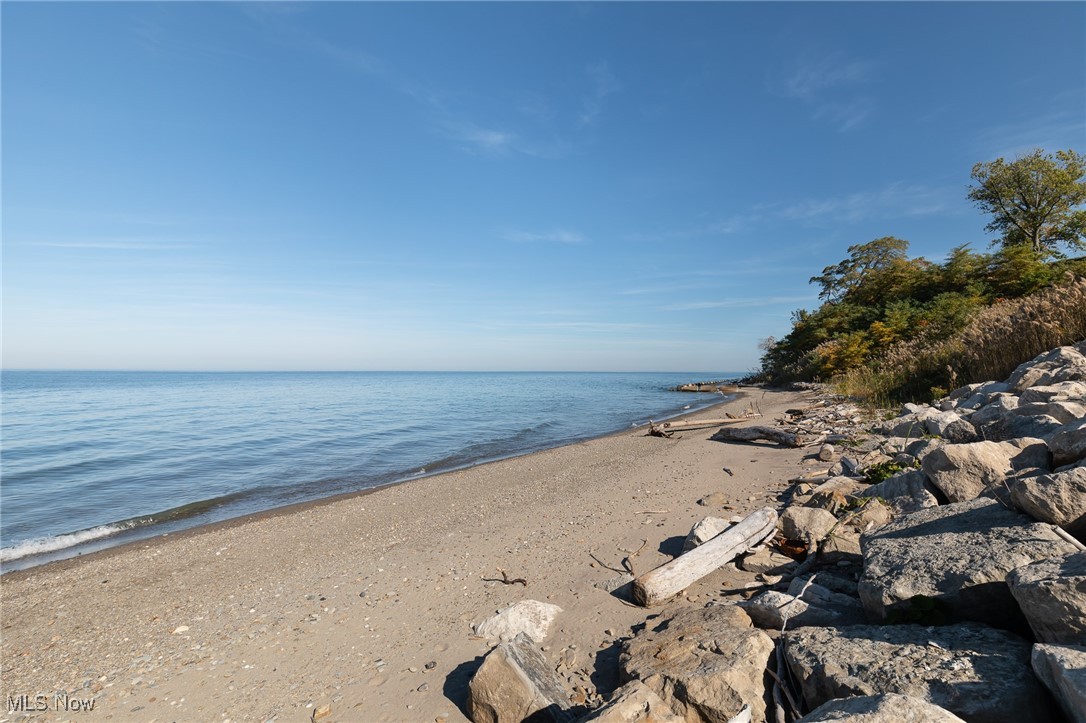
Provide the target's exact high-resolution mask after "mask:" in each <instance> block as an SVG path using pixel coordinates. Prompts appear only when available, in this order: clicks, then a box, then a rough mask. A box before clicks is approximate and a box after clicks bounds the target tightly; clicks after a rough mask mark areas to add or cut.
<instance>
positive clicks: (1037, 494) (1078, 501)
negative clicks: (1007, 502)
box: [1010, 467, 1086, 540]
mask: <svg viewBox="0 0 1086 723" xmlns="http://www.w3.org/2000/svg"><path fill="white" fill-rule="evenodd" d="M1010 486H1011V501H1012V502H1014V505H1015V507H1017V508H1018V509H1020V510H1021V511H1022V512H1025V513H1026V514H1027V515H1030V516H1031V517H1033V518H1034V519H1037V520H1040V521H1041V522H1049V523H1051V524H1053V525H1059V526H1060V527H1062V528H1063V529H1065V530H1067V531H1068V532H1070V533H1071V534H1072V535H1074V536H1075V537H1077V538H1079V539H1080V540H1086V467H1074V468H1072V469H1069V470H1066V471H1064V472H1050V473H1048V474H1040V475H1033V476H1024V477H1017V478H1015V479H1012V480H1011V481H1010Z"/></svg>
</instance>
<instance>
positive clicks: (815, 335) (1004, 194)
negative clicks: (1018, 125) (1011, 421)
mask: <svg viewBox="0 0 1086 723" xmlns="http://www.w3.org/2000/svg"><path fill="white" fill-rule="evenodd" d="M971 178H972V180H973V184H972V185H971V186H970V188H969V193H968V197H969V199H970V200H972V201H973V202H974V204H975V205H976V206H977V208H979V209H980V210H982V211H984V212H985V213H987V214H989V215H990V216H991V221H990V223H989V224H988V225H987V227H986V230H987V231H991V232H995V233H996V234H998V236H997V238H996V239H995V240H994V241H992V244H991V248H992V249H994V250H992V251H991V252H989V253H983V252H976V251H973V250H972V249H971V248H970V245H969V244H963V245H961V246H957V247H955V248H954V249H952V250H951V251H950V253H949V254H948V255H947V257H946V260H945V261H943V262H942V263H934V262H931V261H928V260H926V259H924V258H922V257H917V258H910V257H909V255H908V249H909V242H908V241H905V240H904V239H899V238H895V237H893V236H885V237H882V238H878V239H874V240H873V241H869V242H867V243H863V244H857V245H854V246H850V247H849V248H848V258H846V259H844V260H842V261H841V262H840V263H837V264H834V265H831V266H827V267H826V268H824V269H823V270H822V273H821V274H819V275H818V276H814V277H812V278H811V280H810V281H811V283H812V284H817V285H818V286H819V287H820V292H819V298H820V299H821V300H822V305H821V306H819V307H818V308H817V309H815V310H814V311H807V310H804V309H800V310H798V311H796V312H794V313H793V315H792V329H791V331H790V332H789V333H788V335H787V336H785V337H784V338H783V339H779V340H778V339H773V338H772V337H771V338H769V339H766V340H765V341H763V342H762V345H761V350H762V352H763V355H762V360H761V371H760V376H761V377H762V378H763V379H765V380H766V381H769V382H771V383H784V382H789V381H811V380H829V379H832V378H833V377H835V376H837V375H840V374H843V373H846V372H849V371H850V370H853V369H856V368H857V367H860V366H862V365H865V364H868V363H870V362H871V361H872V360H874V359H877V358H878V357H879V356H880V355H882V354H884V353H885V352H887V351H888V350H889V349H891V348H893V347H894V346H895V345H899V344H901V343H904V342H915V341H916V340H918V339H923V340H930V341H931V342H932V343H936V342H939V341H941V340H944V339H947V338H949V337H950V336H952V335H954V334H955V333H957V332H959V331H960V330H962V329H963V328H964V327H965V326H966V324H967V323H968V322H969V320H970V319H971V318H973V317H974V316H975V315H976V313H977V312H978V311H980V310H981V309H984V308H986V307H988V306H990V305H992V304H995V303H998V302H1000V301H1002V300H1007V299H1017V298H1020V297H1024V296H1028V295H1030V294H1033V293H1035V292H1037V291H1038V290H1040V289H1043V288H1044V287H1047V286H1051V285H1053V284H1057V283H1061V282H1062V281H1064V280H1067V279H1070V278H1075V277H1086V256H1082V257H1078V258H1074V257H1069V254H1072V253H1076V252H1081V251H1082V250H1084V249H1086V210H1084V209H1083V208H1082V206H1083V205H1084V204H1086V156H1083V155H1080V154H1078V153H1076V152H1075V151H1073V150H1066V151H1057V152H1056V153H1055V154H1048V153H1045V152H1044V151H1042V150H1040V149H1038V150H1034V151H1033V152H1031V153H1029V154H1027V155H1023V156H1020V157H1018V158H1016V159H1015V160H1013V161H1005V160H1004V159H1003V158H998V159H996V160H994V161H991V162H987V163H978V164H976V165H975V166H974V167H973V169H972V174H971Z"/></svg>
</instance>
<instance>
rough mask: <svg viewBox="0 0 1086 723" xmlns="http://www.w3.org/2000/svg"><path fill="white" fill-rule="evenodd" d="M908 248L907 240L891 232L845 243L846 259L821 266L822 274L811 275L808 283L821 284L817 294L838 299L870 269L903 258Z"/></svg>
mask: <svg viewBox="0 0 1086 723" xmlns="http://www.w3.org/2000/svg"><path fill="white" fill-rule="evenodd" d="M908 250H909V242H908V241H905V240H903V239H899V238H894V237H893V236H883V237H882V238H877V239H875V240H874V241H868V242H867V243H865V244H856V245H855V246H849V247H848V254H849V256H848V258H847V259H845V260H844V261H842V262H841V263H839V264H834V265H833V266H827V267H826V268H824V269H822V275H821V276H812V277H811V283H812V284H818V285H819V286H821V287H822V291H820V292H819V294H818V298H820V299H827V300H828V301H838V300H840V299H841V298H843V297H844V296H846V295H847V294H848V293H849V292H851V291H853V290H855V289H856V288H858V287H859V286H860V284H862V283H864V281H866V280H867V279H868V278H869V276H870V274H871V273H872V272H874V271H879V270H882V269H886V268H888V267H890V266H891V264H893V262H894V261H900V260H903V259H904V258H905V252H906V251H908Z"/></svg>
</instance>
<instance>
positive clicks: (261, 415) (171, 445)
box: [0, 371, 739, 570]
mask: <svg viewBox="0 0 1086 723" xmlns="http://www.w3.org/2000/svg"><path fill="white" fill-rule="evenodd" d="M736 376H739V374H738V373H735V372H731V373H729V372H709V373H706V372H699V373H661V374H656V373H639V374H626V373H613V374H599V373H565V374H563V373H437V372H418V373H400V372H388V373H382V372H358V373H221V374H220V373H155V372H135V373H129V372H32V371H7V372H4V373H3V374H2V376H0V388H2V397H3V399H2V402H3V406H2V410H3V411H2V423H3V429H2V432H3V436H2V446H0V562H2V563H3V569H4V570H11V569H17V568H20V567H25V566H28V565H33V564H39V563H41V562H44V561H47V560H49V559H56V558H57V557H66V556H71V555H74V554H80V553H82V552H86V551H90V550H93V549H100V548H102V547H108V546H112V545H116V544H120V543H121V542H127V541H129V540H132V539H138V538H139V537H147V536H150V535H153V534H160V533H163V532H170V531H173V530H177V529H183V528H187V527H193V526H195V525H200V524H206V523H209V522H214V521H218V520H222V519H227V518H230V517H236V516H239V515H243V514H246V513H250V512H256V511H260V510H266V509H271V508H274V507H278V506H281V505H284V504H289V503H293V502H301V501H305V500H312V499H316V498H320V497H327V496H330V495H334V494H338V493H342V492H350V491H356V490H363V489H367V488H372V487H376V486H379V485H382V484H388V483H391V482H396V481H401V480H405V479H411V478H413V477H418V476H421V475H426V474H432V473H437V472H441V471H448V470H451V469H456V468H460V467H464V466H468V465H471V464H476V463H479V462H483V461H489V460H494V459H500V458H503V457H508V456H512V455H517V454H524V453H527V452H531V451H535V450H539V449H545V448H549V447H555V446H559V445H562V444H568V443H570V442H574V441H578V440H583V439H588V438H591V437H595V436H599V435H601V434H605V433H609V432H614V431H618V430H620V429H625V428H629V427H630V426H632V425H637V424H644V423H646V422H647V421H648V420H649V419H650V418H652V419H662V418H665V417H667V416H671V415H675V414H678V413H681V412H683V411H686V409H685V408H686V407H688V406H689V407H690V408H692V409H697V408H699V407H703V406H708V405H710V404H714V403H717V402H720V401H721V396H720V395H719V394H684V393H679V392H673V391H670V389H669V388H670V387H674V386H676V385H678V384H682V383H685V382H689V381H698V380H705V379H724V378H729V377H736Z"/></svg>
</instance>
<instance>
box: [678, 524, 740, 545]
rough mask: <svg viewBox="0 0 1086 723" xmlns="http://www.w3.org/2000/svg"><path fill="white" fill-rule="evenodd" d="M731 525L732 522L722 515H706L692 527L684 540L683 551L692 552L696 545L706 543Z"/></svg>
mask: <svg viewBox="0 0 1086 723" xmlns="http://www.w3.org/2000/svg"><path fill="white" fill-rule="evenodd" d="M730 526H731V524H730V523H729V522H728V521H727V520H725V519H723V518H721V517H706V518H705V519H703V520H702V521H701V522H698V523H697V524H695V525H694V526H693V527H691V528H690V532H689V533H688V534H687V535H686V540H685V541H684V542H683V552H690V551H691V550H693V549H694V548H695V547H698V546H699V545H703V544H705V543H706V542H708V541H709V540H711V539H713V538H714V537H716V536H717V535H719V534H720V533H721V532H723V531H724V530H726V529H728V528H729V527H730Z"/></svg>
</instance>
